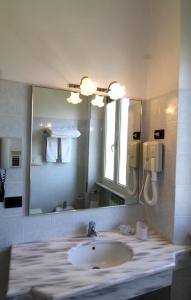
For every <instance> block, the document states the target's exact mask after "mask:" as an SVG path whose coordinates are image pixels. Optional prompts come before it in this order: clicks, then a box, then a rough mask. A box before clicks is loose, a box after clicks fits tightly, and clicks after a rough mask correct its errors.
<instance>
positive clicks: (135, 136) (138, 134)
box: [133, 131, 141, 140]
mask: <svg viewBox="0 0 191 300" xmlns="http://www.w3.org/2000/svg"><path fill="white" fill-rule="evenodd" d="M140 138H141V132H140V131H134V132H133V140H140Z"/></svg>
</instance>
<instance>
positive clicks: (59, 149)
mask: <svg viewBox="0 0 191 300" xmlns="http://www.w3.org/2000/svg"><path fill="white" fill-rule="evenodd" d="M80 99H81V100H82V101H80V102H79V101H77V103H78V104H73V103H71V101H69V100H71V92H69V91H67V90H60V89H51V88H43V87H33V96H32V100H33V101H32V111H33V114H32V123H31V130H32V132H31V136H32V140H31V165H30V209H29V213H30V214H39V213H51V212H60V211H68V210H77V209H85V208H96V207H100V206H110V205H124V204H128V203H134V202H137V195H138V182H139V139H140V122H141V101H139V100H130V99H127V98H122V99H119V100H117V101H111V100H110V99H109V98H108V97H105V98H104V106H103V105H99V107H98V106H95V104H96V103H100V102H99V101H100V100H99V97H97V98H95V96H94V99H93V98H92V96H89V97H88V96H82V95H80ZM92 99H93V101H92ZM96 101H97V102H96ZM93 104H94V105H93Z"/></svg>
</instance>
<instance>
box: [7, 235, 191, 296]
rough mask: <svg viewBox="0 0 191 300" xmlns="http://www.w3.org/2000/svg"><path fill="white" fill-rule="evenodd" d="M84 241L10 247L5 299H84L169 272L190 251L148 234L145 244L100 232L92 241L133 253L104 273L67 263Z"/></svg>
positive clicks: (102, 270) (74, 239)
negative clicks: (118, 244) (177, 258)
mask: <svg viewBox="0 0 191 300" xmlns="http://www.w3.org/2000/svg"><path fill="white" fill-rule="evenodd" d="M87 240H88V241H91V239H90V238H85V237H73V238H68V237H67V238H63V239H62V240H54V241H45V242H33V243H26V244H20V245H16V246H13V247H12V250H11V262H10V276H9V288H8V293H7V296H8V297H13V296H18V295H24V294H26V293H29V292H30V291H31V290H32V292H33V293H34V294H35V293H36V294H37V295H41V296H42V297H44V298H43V299H46V298H47V299H67V298H68V297H72V296H77V295H86V294H87V293H89V292H91V291H96V290H100V289H103V288H106V287H111V286H114V285H116V284H121V283H124V282H129V281H132V280H135V279H138V278H143V277H144V276H147V275H152V274H156V273H159V272H163V271H166V270H172V269H173V268H174V267H175V256H176V254H179V253H181V252H185V251H188V250H190V247H187V246H176V245H172V244H169V243H168V242H167V241H166V240H164V239H162V238H161V237H160V236H159V235H156V234H150V238H149V240H148V241H140V240H137V239H136V238H135V236H124V235H121V234H120V233H117V232H101V233H99V236H98V237H96V240H113V241H120V242H122V243H125V244H126V245H128V246H130V247H131V248H132V249H133V252H134V256H133V258H132V259H131V260H130V261H128V262H127V263H124V264H122V265H120V266H117V267H112V268H106V269H83V268H79V267H78V268H77V267H74V266H72V265H71V264H70V263H69V262H68V260H67V252H68V251H69V249H70V248H71V247H74V246H76V245H77V244H78V243H81V242H84V241H87ZM94 240H95V239H94ZM92 242H93V240H92Z"/></svg>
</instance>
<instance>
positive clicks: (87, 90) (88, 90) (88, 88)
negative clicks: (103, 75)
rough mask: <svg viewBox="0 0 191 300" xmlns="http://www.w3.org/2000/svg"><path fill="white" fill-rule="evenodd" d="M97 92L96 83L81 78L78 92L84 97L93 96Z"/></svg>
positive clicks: (86, 78)
mask: <svg viewBox="0 0 191 300" xmlns="http://www.w3.org/2000/svg"><path fill="white" fill-rule="evenodd" d="M96 90H97V82H95V81H93V80H91V79H90V78H89V77H87V76H85V77H82V79H81V83H80V92H81V94H82V95H84V96H90V95H93V94H95V92H96Z"/></svg>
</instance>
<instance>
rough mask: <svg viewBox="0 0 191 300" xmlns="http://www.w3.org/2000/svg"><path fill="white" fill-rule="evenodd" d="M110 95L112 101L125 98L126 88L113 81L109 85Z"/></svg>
mask: <svg viewBox="0 0 191 300" xmlns="http://www.w3.org/2000/svg"><path fill="white" fill-rule="evenodd" d="M108 95H109V97H110V98H111V99H112V100H117V99H120V98H122V97H124V96H125V87H124V86H123V85H120V84H119V83H118V82H116V81H113V82H111V83H110V84H109V87H108Z"/></svg>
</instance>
